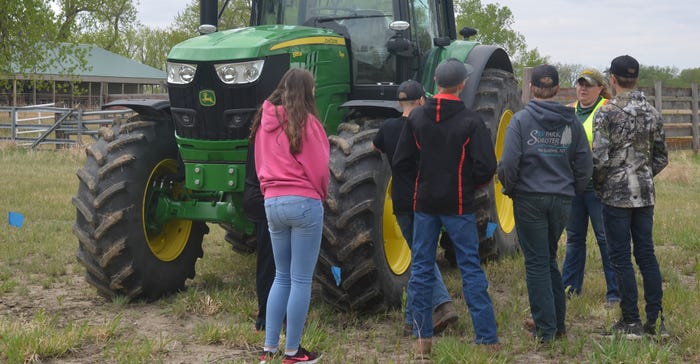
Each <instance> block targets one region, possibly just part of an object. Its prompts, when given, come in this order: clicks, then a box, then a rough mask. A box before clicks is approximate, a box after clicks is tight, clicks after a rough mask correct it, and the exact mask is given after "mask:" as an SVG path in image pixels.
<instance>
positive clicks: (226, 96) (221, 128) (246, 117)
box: [168, 54, 289, 140]
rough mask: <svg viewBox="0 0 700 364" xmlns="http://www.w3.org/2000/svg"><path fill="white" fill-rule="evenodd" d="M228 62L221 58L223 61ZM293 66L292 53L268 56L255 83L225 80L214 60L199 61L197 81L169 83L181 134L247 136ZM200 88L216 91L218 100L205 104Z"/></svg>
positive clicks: (214, 137)
mask: <svg viewBox="0 0 700 364" xmlns="http://www.w3.org/2000/svg"><path fill="white" fill-rule="evenodd" d="M223 62H228V61H217V62H216V63H223ZM288 69H289V55H288V54H281V55H275V56H269V57H266V58H265V65H264V66H263V69H262V73H261V75H260V78H259V79H258V80H257V81H256V82H254V83H251V84H244V85H227V84H225V83H223V82H221V81H220V80H219V78H218V76H217V75H216V71H215V70H214V63H213V62H200V63H197V72H196V74H195V78H194V80H193V81H192V82H191V83H189V84H187V85H172V84H169V85H168V92H169V94H170V105H171V112H172V116H173V121H174V122H175V130H176V131H177V134H178V136H180V137H183V138H189V139H203V140H233V139H245V138H247V137H248V134H249V132H250V125H251V122H252V118H253V116H254V115H255V112H256V111H257V109H258V107H260V105H262V102H263V101H264V100H265V99H266V98H267V97H268V96H270V93H272V91H273V90H274V89H275V87H276V86H277V83H278V82H279V80H280V79H281V78H282V75H284V73H285V72H286V71H287V70H288ZM200 91H205V92H206V91H213V93H214V95H215V103H214V105H211V106H203V105H202V104H201V103H200V96H199V95H200Z"/></svg>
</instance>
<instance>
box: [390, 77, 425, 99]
mask: <svg viewBox="0 0 700 364" xmlns="http://www.w3.org/2000/svg"><path fill="white" fill-rule="evenodd" d="M423 96H425V89H423V85H421V84H420V82H418V81H413V80H407V81H403V82H401V84H400V85H399V88H398V90H396V99H397V100H399V101H411V100H418V99H420V98H421V97H423Z"/></svg>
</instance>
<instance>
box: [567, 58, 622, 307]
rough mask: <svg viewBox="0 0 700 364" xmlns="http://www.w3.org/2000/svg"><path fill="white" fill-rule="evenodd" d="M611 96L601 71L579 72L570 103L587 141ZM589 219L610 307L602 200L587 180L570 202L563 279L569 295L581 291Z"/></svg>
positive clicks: (613, 291) (611, 276)
mask: <svg viewBox="0 0 700 364" xmlns="http://www.w3.org/2000/svg"><path fill="white" fill-rule="evenodd" d="M611 97H612V95H611V94H610V91H609V87H608V85H607V82H606V81H605V78H604V77H603V75H602V74H601V73H600V72H598V71H597V70H595V69H585V70H583V71H582V72H581V73H580V74H579V76H578V78H577V79H576V99H577V100H576V102H574V103H573V104H571V105H569V106H571V107H574V108H575V109H576V116H577V117H578V119H579V121H581V123H583V129H584V130H585V131H586V136H587V137H588V143H589V145H590V144H591V143H592V142H593V117H594V115H595V113H596V111H598V109H599V108H600V107H601V106H603V105H605V104H606V103H607V102H608V99H609V98H611ZM589 219H590V221H591V225H593V233H594V234H595V237H596V241H597V242H598V247H599V249H600V257H601V260H602V262H603V272H604V273H605V282H606V284H607V292H606V295H605V298H606V307H608V308H613V307H614V306H615V304H616V303H617V302H619V301H620V294H619V291H618V286H617V281H616V279H615V273H614V271H613V268H612V266H611V264H610V259H609V258H608V250H607V244H606V242H605V230H604V226H603V214H602V204H601V202H600V200H599V199H598V198H597V197H596V195H595V192H594V191H593V185H592V184H591V183H589V184H588V186H587V187H586V191H585V192H584V193H582V194H580V195H577V196H576V197H575V198H574V199H573V201H572V202H571V213H570V215H569V222H568V224H567V226H566V258H565V259H564V266H563V267H562V280H563V283H564V287H565V288H566V292H567V294H568V297H572V296H574V295H578V294H580V293H581V290H582V288H583V272H584V269H585V266H586V234H587V233H588V220H589Z"/></svg>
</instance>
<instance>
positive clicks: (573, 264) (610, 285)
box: [562, 191, 620, 301]
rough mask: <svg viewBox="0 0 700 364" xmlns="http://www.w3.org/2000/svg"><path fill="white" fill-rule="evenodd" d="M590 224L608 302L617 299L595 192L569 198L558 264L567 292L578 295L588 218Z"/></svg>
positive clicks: (580, 287) (601, 212)
mask: <svg viewBox="0 0 700 364" xmlns="http://www.w3.org/2000/svg"><path fill="white" fill-rule="evenodd" d="M589 218H590V220H591V225H593V233H594V234H595V239H596V241H597V242H598V249H599V250H600V260H601V262H602V263H603V272H604V273H605V284H606V285H607V289H608V290H607V292H606V293H605V298H606V299H607V300H608V301H619V300H620V292H619V290H618V288H617V281H616V280H615V271H614V270H613V268H612V265H611V264H610V258H609V257H608V245H607V243H606V242H605V226H604V225H603V204H602V203H601V202H600V200H599V199H598V197H596V195H595V192H593V191H586V192H584V193H582V194H580V195H576V197H574V199H573V200H572V201H571V214H570V215H569V223H568V224H567V225H566V258H564V265H563V266H562V280H563V281H564V287H571V288H570V293H572V294H580V293H581V291H582V290H583V274H584V270H585V268H586V235H587V234H588V219H589Z"/></svg>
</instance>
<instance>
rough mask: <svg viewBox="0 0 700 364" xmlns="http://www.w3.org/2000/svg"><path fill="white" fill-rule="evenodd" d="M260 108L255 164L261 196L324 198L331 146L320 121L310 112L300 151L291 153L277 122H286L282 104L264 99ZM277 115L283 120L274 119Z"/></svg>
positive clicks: (328, 175)
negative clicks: (260, 118)
mask: <svg viewBox="0 0 700 364" xmlns="http://www.w3.org/2000/svg"><path fill="white" fill-rule="evenodd" d="M262 108H263V113H262V120H261V121H260V128H259V129H258V131H257V133H256V135H255V166H256V171H257V172H258V178H259V179H260V189H261V190H262V193H263V196H265V198H271V197H277V196H303V197H309V198H314V199H319V200H325V199H326V194H327V193H328V179H329V178H330V173H329V170H328V160H329V158H330V145H329V144H328V137H327V136H326V132H325V130H323V126H322V125H321V122H319V121H318V119H316V118H315V117H314V116H313V115H309V118H308V119H307V120H306V129H305V130H304V134H303V136H302V142H301V151H300V152H299V154H296V155H292V154H291V153H290V152H289V139H287V135H286V134H285V133H284V130H282V127H281V125H280V124H284V123H286V122H287V113H286V111H285V110H284V107H283V106H275V105H273V104H272V103H270V102H269V101H267V100H265V102H264V103H263V106H262ZM275 111H277V112H275ZM277 114H279V116H280V117H281V118H282V123H280V122H279V121H278V120H277Z"/></svg>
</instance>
